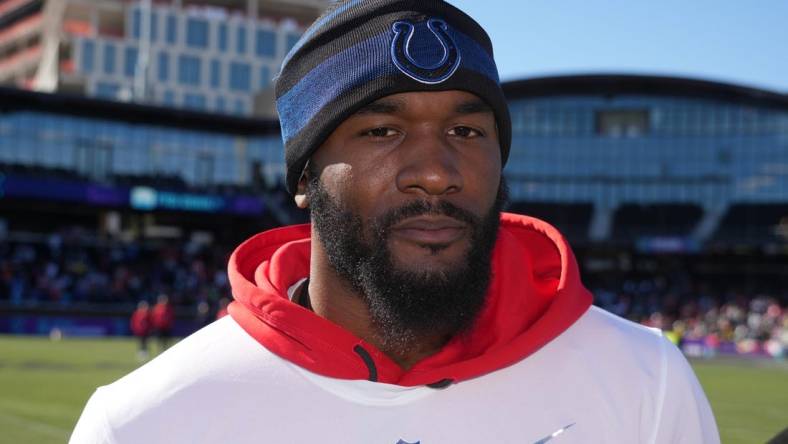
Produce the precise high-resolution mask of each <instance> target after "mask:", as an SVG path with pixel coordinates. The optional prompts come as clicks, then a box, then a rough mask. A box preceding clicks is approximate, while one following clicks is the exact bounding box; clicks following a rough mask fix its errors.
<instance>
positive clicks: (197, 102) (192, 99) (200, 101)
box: [183, 93, 205, 110]
mask: <svg viewBox="0 0 788 444" xmlns="http://www.w3.org/2000/svg"><path fill="white" fill-rule="evenodd" d="M183 106H185V107H186V108H192V109H198V110H202V109H205V96H204V95H202V94H191V93H187V94H184V95H183Z"/></svg>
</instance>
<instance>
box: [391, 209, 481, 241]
mask: <svg viewBox="0 0 788 444" xmlns="http://www.w3.org/2000/svg"><path fill="white" fill-rule="evenodd" d="M466 228H467V225H466V224H465V223H463V222H460V221H458V220H457V219H454V218H451V217H448V216H417V217H412V218H408V219H405V220H404V221H402V222H400V223H398V224H396V225H394V226H393V227H392V229H391V232H392V234H393V235H395V236H397V237H400V238H403V239H405V240H407V241H410V242H414V243H418V244H443V245H447V244H451V243H453V242H455V241H457V240H459V239H460V238H461V237H462V236H463V235H464V234H465V231H466Z"/></svg>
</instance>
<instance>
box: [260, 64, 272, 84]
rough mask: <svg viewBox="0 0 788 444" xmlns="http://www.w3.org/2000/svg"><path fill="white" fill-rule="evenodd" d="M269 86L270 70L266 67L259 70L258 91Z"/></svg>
mask: <svg viewBox="0 0 788 444" xmlns="http://www.w3.org/2000/svg"><path fill="white" fill-rule="evenodd" d="M270 86H271V69H270V68H269V67H267V66H263V67H261V68H260V89H266V88H268V87H270Z"/></svg>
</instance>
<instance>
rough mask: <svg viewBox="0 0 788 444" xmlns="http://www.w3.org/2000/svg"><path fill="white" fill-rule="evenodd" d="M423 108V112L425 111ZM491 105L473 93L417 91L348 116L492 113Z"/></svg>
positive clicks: (385, 99) (371, 104)
mask: <svg viewBox="0 0 788 444" xmlns="http://www.w3.org/2000/svg"><path fill="white" fill-rule="evenodd" d="M425 111H426V112H425ZM492 112H493V111H492V108H491V107H490V106H489V105H488V104H487V103H486V102H485V101H484V100H482V99H481V98H479V97H478V96H476V95H475V94H472V93H469V92H466V91H460V90H450V91H417V92H405V93H398V94H392V95H388V96H385V97H381V98H380V99H377V100H375V101H374V102H371V103H368V104H366V105H364V106H362V107H361V108H360V109H358V110H357V111H356V112H355V113H353V114H351V115H350V116H348V119H352V118H353V117H354V116H363V115H368V114H402V115H409V114H410V115H416V114H421V113H424V114H426V115H436V113H438V114H439V115H442V114H450V115H453V114H480V113H490V114H492Z"/></svg>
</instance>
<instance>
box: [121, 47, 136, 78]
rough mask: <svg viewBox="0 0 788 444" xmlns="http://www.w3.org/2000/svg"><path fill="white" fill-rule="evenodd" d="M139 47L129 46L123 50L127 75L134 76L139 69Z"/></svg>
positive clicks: (124, 68)
mask: <svg viewBox="0 0 788 444" xmlns="http://www.w3.org/2000/svg"><path fill="white" fill-rule="evenodd" d="M137 54H138V53H137V48H134V47H131V46H128V47H126V49H125V50H124V51H123V71H124V73H125V74H126V77H134V71H136V70H137Z"/></svg>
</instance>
